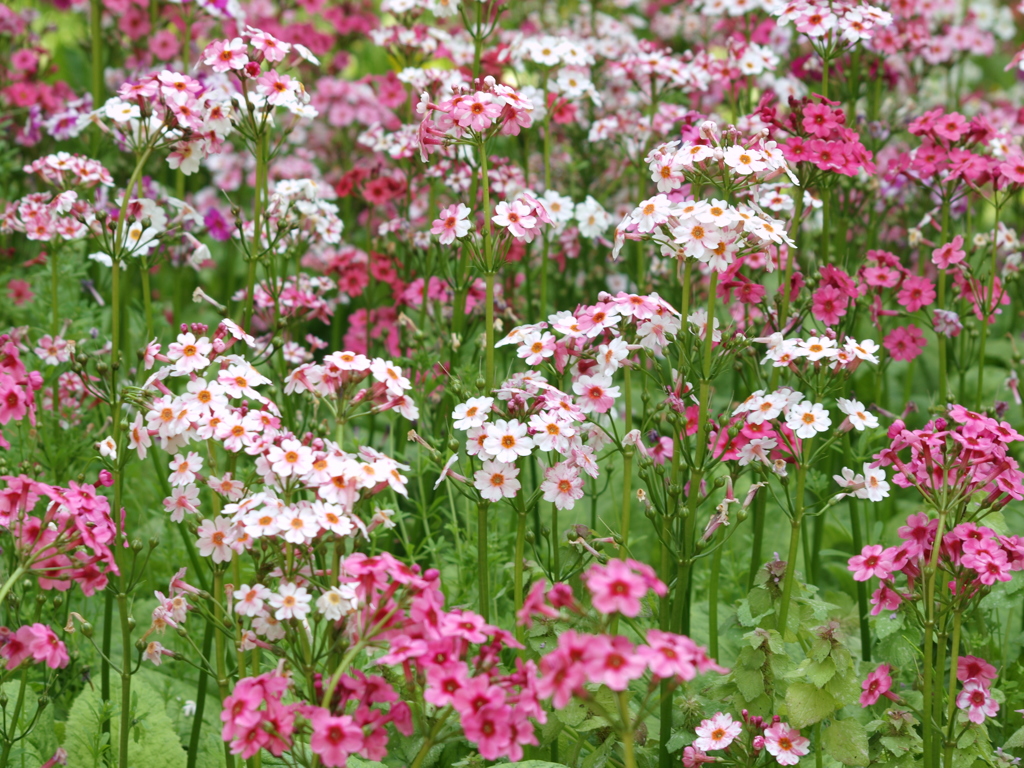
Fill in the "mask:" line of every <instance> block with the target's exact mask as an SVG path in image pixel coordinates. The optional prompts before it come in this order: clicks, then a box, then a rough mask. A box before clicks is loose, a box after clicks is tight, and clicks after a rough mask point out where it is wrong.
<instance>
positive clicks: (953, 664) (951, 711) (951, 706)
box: [943, 611, 962, 768]
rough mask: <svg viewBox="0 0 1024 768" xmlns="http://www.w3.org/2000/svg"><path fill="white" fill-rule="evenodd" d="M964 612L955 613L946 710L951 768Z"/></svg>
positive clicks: (947, 759) (947, 754)
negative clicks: (961, 627)
mask: <svg viewBox="0 0 1024 768" xmlns="http://www.w3.org/2000/svg"><path fill="white" fill-rule="evenodd" d="M961 619H962V614H961V612H960V611H954V613H953V647H952V650H951V652H950V655H949V703H948V705H947V710H946V745H945V746H946V748H945V757H944V760H943V765H945V766H947V768H949V767H950V766H952V765H953V747H954V746H955V744H956V742H955V741H954V740H953V731H954V728H955V727H956V671H957V670H956V668H957V665H958V664H959V663H960V624H961Z"/></svg>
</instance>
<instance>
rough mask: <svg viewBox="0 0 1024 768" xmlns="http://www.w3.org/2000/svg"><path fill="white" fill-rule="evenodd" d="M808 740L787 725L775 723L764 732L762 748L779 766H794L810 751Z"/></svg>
mask: <svg viewBox="0 0 1024 768" xmlns="http://www.w3.org/2000/svg"><path fill="white" fill-rule="evenodd" d="M810 744H811V741H810V739H807V738H804V737H803V736H801V735H800V731H798V730H797V729H796V728H791V727H790V725H789V723H775V724H774V725H771V726H769V727H768V728H765V730H764V748H765V749H766V750H768V754H770V755H771V756H772V757H774V758H775V760H776V761H777V762H778V763H779V765H796V764H797V763H799V762H800V758H801V757H803V756H804V755H806V754H807V753H808V752H809V751H810V750H809V749H808V747H810Z"/></svg>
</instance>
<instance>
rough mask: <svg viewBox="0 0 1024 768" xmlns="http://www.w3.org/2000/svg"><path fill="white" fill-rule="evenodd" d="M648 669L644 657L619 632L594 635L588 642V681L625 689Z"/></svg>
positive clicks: (614, 688)
mask: <svg viewBox="0 0 1024 768" xmlns="http://www.w3.org/2000/svg"><path fill="white" fill-rule="evenodd" d="M646 669H647V663H646V662H645V661H644V658H643V657H642V656H641V655H640V654H639V653H637V652H636V649H635V648H634V647H633V644H632V643H631V642H629V640H628V639H627V638H625V637H622V636H621V635H614V636H608V635H595V636H594V637H591V638H590V642H589V643H588V644H587V656H586V672H587V679H588V680H589V681H590V682H594V683H602V684H604V685H607V686H608V687H609V688H611V689H612V690H613V691H624V690H626V688H628V687H629V684H630V682H632V681H633V680H637V679H639V678H640V677H641V676H642V675H643V674H644V671H645V670H646Z"/></svg>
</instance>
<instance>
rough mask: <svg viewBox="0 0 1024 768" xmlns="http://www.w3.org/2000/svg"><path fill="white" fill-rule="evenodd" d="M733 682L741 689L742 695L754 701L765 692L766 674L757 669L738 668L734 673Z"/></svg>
mask: <svg viewBox="0 0 1024 768" xmlns="http://www.w3.org/2000/svg"><path fill="white" fill-rule="evenodd" d="M732 679H733V682H734V683H736V687H737V688H738V689H739V692H740V696H742V697H743V698H744V699H746V700H747V701H753V700H754V699H756V698H757V697H758V696H760V695H761V694H762V693H764V675H762V674H761V671H760V670H757V669H737V670H735V671H733V673H732Z"/></svg>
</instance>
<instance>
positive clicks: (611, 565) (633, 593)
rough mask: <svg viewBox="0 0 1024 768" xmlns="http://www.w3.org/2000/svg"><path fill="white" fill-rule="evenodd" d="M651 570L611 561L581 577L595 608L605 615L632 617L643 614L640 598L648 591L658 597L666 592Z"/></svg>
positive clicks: (638, 565) (630, 563) (640, 565)
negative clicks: (613, 614) (619, 614)
mask: <svg viewBox="0 0 1024 768" xmlns="http://www.w3.org/2000/svg"><path fill="white" fill-rule="evenodd" d="M648 569H649V566H646V565H645V564H642V563H638V562H636V561H635V560H626V561H623V560H609V561H608V564H607V565H600V564H595V565H593V566H591V567H590V569H589V570H588V571H587V572H586V573H584V574H583V577H582V578H583V582H584V583H585V584H586V585H587V589H589V590H590V597H591V602H592V603H593V605H594V608H596V609H597V610H598V611H600V612H601V613H604V614H610V613H621V614H622V615H623V616H629V617H630V618H633V617H634V616H637V615H638V614H639V613H640V599H641V598H642V597H643V596H644V595H646V594H647V590H648V589H653V590H654V591H655V592H656V593H657V594H659V595H664V594H665V592H666V587H665V585H664V584H662V583H661V581H659V580H658V578H657V577H656V576H654V575H653V573H650V572H648Z"/></svg>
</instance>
